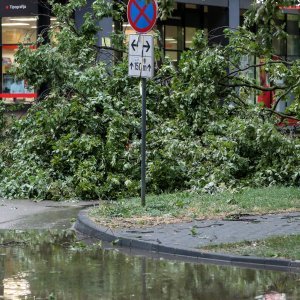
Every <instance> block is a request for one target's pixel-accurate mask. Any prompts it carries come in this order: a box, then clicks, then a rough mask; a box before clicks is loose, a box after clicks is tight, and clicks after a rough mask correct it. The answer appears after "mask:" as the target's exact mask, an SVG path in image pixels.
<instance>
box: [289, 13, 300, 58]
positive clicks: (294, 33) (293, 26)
mask: <svg viewBox="0 0 300 300" xmlns="http://www.w3.org/2000/svg"><path fill="white" fill-rule="evenodd" d="M286 27H287V28H286V29H287V33H288V37H287V56H288V57H289V56H291V57H290V58H291V59H293V58H298V57H299V56H300V40H299V35H300V30H299V15H291V14H288V15H287V23H286Z"/></svg>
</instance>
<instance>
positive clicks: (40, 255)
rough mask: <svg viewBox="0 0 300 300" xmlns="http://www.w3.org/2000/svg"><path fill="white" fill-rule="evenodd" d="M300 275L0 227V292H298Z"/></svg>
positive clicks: (268, 295)
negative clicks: (140, 252) (136, 252)
mask: <svg viewBox="0 0 300 300" xmlns="http://www.w3.org/2000/svg"><path fill="white" fill-rule="evenodd" d="M299 298H300V274H291V273H284V272H275V271H265V270H251V269H242V268H237V267H229V266H215V265H205V264H195V263H189V262H180V261H169V260H164V259H153V258H146V257H141V256H129V255H126V254H123V253H120V252H119V251H116V250H105V249H101V248H100V247H96V246H94V247H92V246H88V247H86V246H84V245H83V244H82V243H80V242H78V241H77V242H76V237H75V235H74V234H73V233H72V232H70V231H60V232H58V231H3V232H1V233H0V299H6V300H10V299H67V300H69V299H72V300H73V299H74V300H75V299H84V300H85V299H93V300H94V299H105V300H107V299H116V300H119V299H120V300H123V299H124V300H128V299H139V300H140V299H142V300H145V299H147V300H148V299H149V300H152V299H155V300H156V299H158V300H161V299H162V300H163V299H172V300H173V299H174V300H176V299H184V300H190V299H201V300H213V299H222V300H227V299H228V300H229V299H230V300H232V299H263V300H266V299H277V300H287V299H299Z"/></svg>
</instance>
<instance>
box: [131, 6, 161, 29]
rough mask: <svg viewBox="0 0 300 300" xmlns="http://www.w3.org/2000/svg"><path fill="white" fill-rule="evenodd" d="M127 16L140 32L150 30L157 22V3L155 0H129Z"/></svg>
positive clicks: (134, 27) (132, 25)
mask: <svg viewBox="0 0 300 300" xmlns="http://www.w3.org/2000/svg"><path fill="white" fill-rule="evenodd" d="M127 18H128V22H129V24H130V25H131V27H132V28H133V29H134V30H135V31H136V32H138V33H146V32H148V31H150V30H151V29H152V28H153V26H154V25H155V23H156V18H157V3H156V1H155V0H150V1H147V0H129V2H128V5H127Z"/></svg>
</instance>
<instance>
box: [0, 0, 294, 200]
mask: <svg viewBox="0 0 300 300" xmlns="http://www.w3.org/2000/svg"><path fill="white" fill-rule="evenodd" d="M269 1H271V0H269ZM84 3H85V1H78V0H73V1H69V3H68V4H67V5H66V6H62V5H60V4H56V3H54V2H53V1H52V4H53V10H54V12H55V13H56V15H57V18H58V21H59V24H60V25H59V29H60V30H56V29H57V28H56V29H55V30H52V31H50V35H51V36H52V38H53V39H52V42H51V43H49V44H46V45H43V44H42V42H43V40H42V38H39V40H38V43H39V44H41V45H40V47H38V48H37V49H36V50H35V51H31V50H30V49H29V48H28V47H26V46H21V47H20V49H19V50H18V53H17V56H16V60H17V62H18V64H19V66H22V67H19V66H18V65H16V67H15V72H16V74H17V75H18V76H19V77H22V78H26V79H27V81H28V83H29V84H30V85H33V86H34V87H35V88H39V87H41V86H42V85H45V84H47V85H48V87H49V90H48V93H47V95H46V96H45V95H43V96H44V99H43V100H42V101H40V102H38V103H36V104H35V105H34V106H33V107H32V109H31V110H30V111H29V112H28V114H27V115H26V117H24V118H22V119H20V120H17V121H15V122H14V123H13V124H12V125H11V126H10V132H9V139H8V138H6V139H3V140H2V141H1V144H0V165H1V169H0V196H2V197H14V198H41V199H54V200H60V199H65V198H82V199H96V198H97V199H98V198H103V199H107V198H108V199H115V198H121V197H128V196H134V195H137V194H138V192H139V181H140V111H141V104H140V102H141V101H140V100H141V99H140V98H141V96H140V92H139V81H138V79H135V78H129V77H128V76H127V61H126V57H124V58H123V59H122V60H120V61H119V62H118V63H117V64H114V65H113V64H111V63H108V62H103V61H99V60H98V57H99V55H100V54H101V53H102V52H103V51H106V53H107V51H111V49H113V48H115V49H117V50H118V51H122V49H123V48H124V47H123V46H122V44H120V40H122V39H123V38H124V35H123V34H122V33H120V34H118V33H114V35H113V37H112V47H111V49H109V50H108V49H104V48H101V47H100V48H99V47H96V46H95V42H96V41H95V34H96V32H97V31H98V30H101V28H99V26H98V25H97V24H98V21H99V20H101V19H102V18H103V17H106V16H110V17H113V18H114V19H115V20H121V16H122V11H123V6H122V5H121V4H120V6H117V7H112V6H111V4H110V3H107V5H105V6H103V5H102V4H103V1H94V4H93V10H94V11H93V14H90V13H88V14H87V15H86V18H85V23H84V24H83V26H82V27H81V28H79V29H78V28H76V27H75V24H74V22H73V21H72V19H71V16H72V13H73V12H74V9H77V8H78V7H80V6H81V5H83V4H84ZM167 6H168V5H167ZM168 7H169V6H168ZM113 8H114V9H113ZM112 9H113V10H112ZM267 12H268V10H266V11H265V13H267ZM249 15H250V16H251V13H249ZM251 25H253V24H252V23H251ZM263 34H266V32H265V31H264V32H260V31H259V32H258V33H257V34H255V33H253V32H252V31H251V30H249V29H247V28H246V27H244V28H240V29H239V30H238V31H236V32H231V31H227V32H226V35H227V37H228V39H229V43H228V45H226V46H210V44H209V43H208V40H207V38H206V37H205V36H204V34H203V33H202V32H199V33H198V34H197V35H196V36H195V38H194V43H193V48H192V50H190V51H186V52H185V53H183V54H182V58H181V61H180V63H179V67H178V70H175V69H174V68H173V66H172V64H171V63H170V62H169V61H168V60H167V59H166V60H165V61H164V63H163V65H162V66H161V68H160V70H157V75H156V77H155V79H154V80H153V81H149V82H148V88H147V101H148V103H147V109H148V110H147V118H148V120H147V127H148V128H147V130H148V133H147V151H148V154H147V155H148V156H147V162H148V164H147V181H148V183H147V187H148V191H149V192H152V193H161V192H171V191H174V190H183V189H194V190H201V189H203V188H204V189H205V190H206V191H208V192H213V191H216V190H219V189H224V188H231V187H236V186H241V185H243V186H244V185H246V186H247V185H250V186H267V185H274V184H282V185H296V186H298V185H299V175H300V173H299V163H300V145H299V140H298V139H296V138H292V137H289V136H285V135H282V134H281V133H280V132H279V131H278V129H277V127H276V126H275V124H276V123H278V119H277V118H275V117H273V115H274V114H273V112H274V111H275V108H272V109H271V113H270V110H267V109H262V108H258V107H255V106H254V105H251V104H249V103H248V101H247V99H248V97H249V95H251V94H253V93H255V91H256V90H259V91H261V90H265V89H266V88H265V87H263V86H261V85H259V84H257V83H256V82H255V79H251V78H249V77H248V76H247V75H246V74H245V72H244V71H245V70H244V69H243V68H237V67H236V68H235V69H233V66H238V65H239V62H240V60H241V58H242V57H243V55H245V53H251V54H253V55H256V56H259V53H263V54H264V55H265V59H266V60H265V65H266V67H268V70H269V72H270V76H273V77H272V78H274V80H275V79H278V78H281V79H282V78H284V80H285V84H286V87H284V88H283V87H279V86H278V85H275V86H273V87H269V88H267V90H274V91H275V90H276V91H277V90H278V91H279V97H281V99H284V97H287V95H288V93H287V91H288V92H290V91H293V92H294V94H295V99H296V100H295V103H296V104H295V105H294V113H296V114H297V103H298V97H299V94H300V93H298V86H297V83H298V81H299V72H298V70H299V62H298V61H295V62H294V63H290V62H288V63H287V62H280V63H275V62H274V60H273V59H272V56H271V54H270V55H269V56H267V51H266V47H265V46H264V47H262V46H260V43H259V41H260V38H259V35H260V36H263ZM246 40H248V41H249V40H251V42H250V43H249V42H248V43H244V42H245V41H246ZM241 45H244V46H243V47H241ZM122 47H123V48H122ZM109 53H110V55H112V56H113V53H112V52H109ZM270 53H271V52H270ZM229 58H230V59H229ZM248 67H249V68H250V67H252V68H257V66H256V65H254V66H248ZM228 70H233V71H232V72H231V71H230V72H229V71H228ZM297 72H298V73H297ZM0 109H2V108H1V107H0ZM0 116H1V114H0ZM2 120H3V118H2V117H0V122H2V123H1V125H2V124H3V121H2Z"/></svg>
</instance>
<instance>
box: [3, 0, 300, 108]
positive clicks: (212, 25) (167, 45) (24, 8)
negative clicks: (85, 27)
mask: <svg viewBox="0 0 300 300" xmlns="http://www.w3.org/2000/svg"><path fill="white" fill-rule="evenodd" d="M66 1H67V0H65V1H63V0H62V3H63V2H66ZM92 2H93V0H87V6H86V7H84V8H82V9H79V10H78V11H76V12H75V15H74V17H75V21H76V24H77V26H80V25H81V24H82V23H83V18H84V14H85V13H86V12H87V11H90V10H91V5H92ZM251 3H252V0H177V1H176V3H175V9H174V11H173V13H172V16H171V17H170V18H168V19H167V20H165V21H158V22H157V25H156V26H157V29H159V31H160V32H161V35H162V44H163V45H162V47H163V51H164V55H165V56H167V57H169V58H170V59H171V60H172V61H173V62H174V64H176V63H177V61H178V60H179V58H180V54H181V53H182V51H184V50H186V49H189V48H190V45H191V41H192V37H193V35H194V34H195V32H196V30H198V29H202V30H204V32H205V33H206V34H207V36H208V37H209V39H210V41H211V42H212V43H217V44H218V43H224V42H225V40H224V37H223V35H222V31H223V28H224V27H230V28H236V27H238V26H239V25H240V24H241V23H242V19H243V14H244V12H245V11H246V10H247V9H248V8H249V7H250V5H251ZM0 17H1V26H0V54H1V56H2V60H1V73H0V77H1V80H0V99H2V100H3V101H5V102H7V103H13V102H16V101H22V102H28V103H30V102H31V101H32V100H34V99H35V98H36V97H37V91H33V90H32V89H31V88H30V87H28V86H27V84H26V81H25V80H17V79H16V78H13V76H12V75H10V74H9V69H10V67H11V65H12V63H13V62H14V53H15V51H16V50H17V48H18V44H19V43H25V44H27V45H29V46H30V47H32V48H34V47H35V46H34V43H35V42H36V39H37V35H38V34H41V33H45V32H46V31H45V29H46V28H49V26H52V25H54V24H55V22H56V19H55V17H54V16H51V10H50V8H49V6H48V5H47V1H46V0H1V1H0ZM278 22H285V24H286V30H287V32H288V33H289V36H288V38H287V39H286V40H274V46H275V49H276V51H277V54H278V55H280V56H283V57H285V58H286V59H297V58H299V57H300V39H299V37H300V25H299V24H300V15H299V10H298V9H284V10H283V12H282V15H281V17H280V19H279V20H278ZM99 25H100V26H101V27H102V28H103V31H102V32H100V33H99V36H98V44H99V45H100V46H110V39H109V36H110V34H111V32H113V31H114V23H113V20H112V19H109V18H107V19H105V20H103V21H102V22H101V24H99ZM122 26H123V30H124V33H125V34H126V35H129V34H131V33H134V32H133V30H132V29H131V27H130V25H129V24H128V22H124V23H123V24H122Z"/></svg>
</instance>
